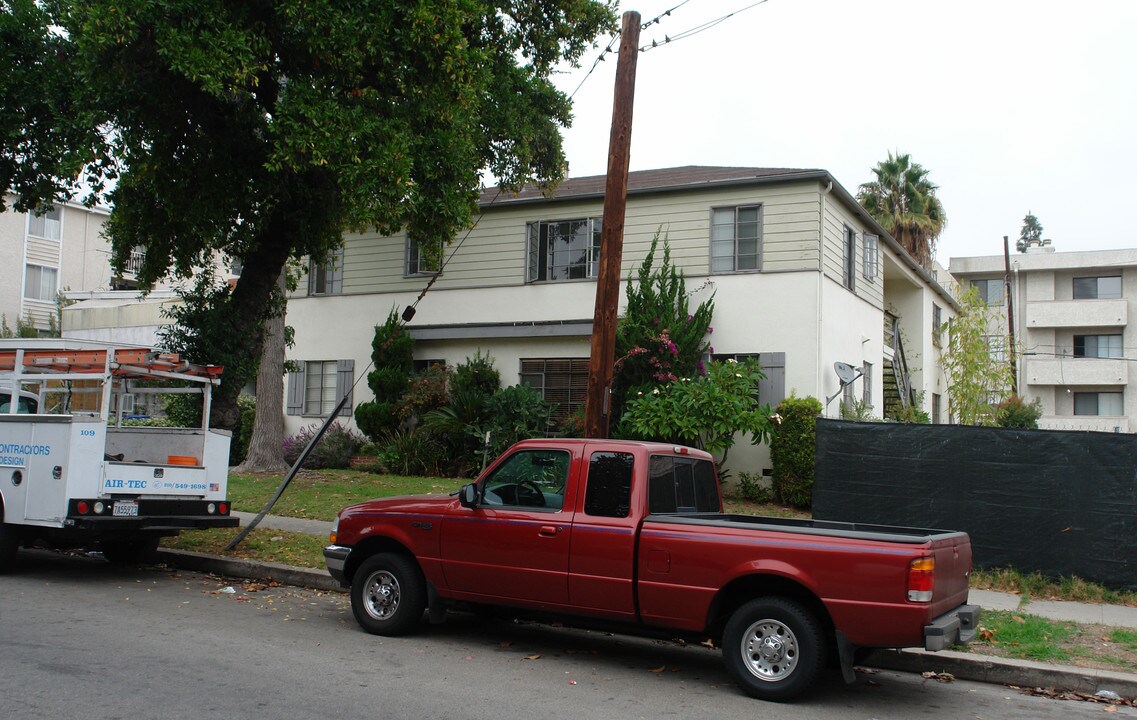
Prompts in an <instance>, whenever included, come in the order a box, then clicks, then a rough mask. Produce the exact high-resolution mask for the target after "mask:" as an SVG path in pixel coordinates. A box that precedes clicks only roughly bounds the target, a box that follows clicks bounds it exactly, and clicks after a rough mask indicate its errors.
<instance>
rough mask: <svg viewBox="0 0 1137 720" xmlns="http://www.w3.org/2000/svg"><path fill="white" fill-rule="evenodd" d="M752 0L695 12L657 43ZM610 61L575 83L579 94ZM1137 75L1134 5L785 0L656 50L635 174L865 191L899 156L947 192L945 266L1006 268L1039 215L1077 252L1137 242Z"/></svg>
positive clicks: (591, 158)
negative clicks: (758, 176)
mask: <svg viewBox="0 0 1137 720" xmlns="http://www.w3.org/2000/svg"><path fill="white" fill-rule="evenodd" d="M681 2H682V0H667V1H665V2H661V1H659V0H622V4H621V5H622V6H621V12H624V11H628V10H635V11H637V12H639V13H640V14H641V16H642V19H643V20H644V21H647V20H649V19H652V18H654V17H656V16H657V15H658V14H659V13H661V12H663V11H664V10H666V9H668V8H671V7H675V6H676V5H680V3H681ZM752 2H753V0H688V2H686V3H685V4H682V5H681V6H680V7H678V8H677V9H676V10H674V12H672V14H671V16H670V17H665V18H663V20H662V21H661V22H660V23H659V24H658V25H654V26H652V27H650V28H647V29H645V30H643V31H642V32H641V36H640V44H641V45H650V43H651V41H652V40H657V41H662V40H663V37H664V35H665V34H666V35H670V36H676V35H678V34H680V33H681V32H683V31H686V30H689V29H691V28H694V27H697V26H699V25H702V24H703V23H704V22H706V21H708V20H712V19H715V18H718V17H721V16H723V15H725V14H727V13H729V12H732V11H735V10H741V9H742V8H745V7H746V6H748V5H751V4H752ZM606 42H607V38H605V39H604V40H603V41H602V45H603V43H606ZM616 47H617V48H618V44H617V46H616ZM599 54H600V53H599V50H596V51H590V52H589V53H588V54H587V55H586V56H585V58H584V59H583V60H582V67H581V68H580V69H579V70H570V71H568V72H566V73H565V74H564V75H562V76H560V77H559V78H558V79H557V84H558V86H559V87H560V88H561V89H563V90H565V91H566V92H569V93H571V92H573V90H574V89H575V88H576V87H577V85H578V84H579V83H580V82H581V80H582V79H584V77H585V74H586V72H587V71H588V68H589V67H591V66H592V64H593V61H594V60H595V58H596V57H597V56H598V55H599ZM615 70H616V54H615V53H613V54H611V55H609V56H608V58H607V60H606V61H605V62H603V63H600V64H599V66H598V67H597V68H596V70H595V72H593V73H592V74H591V76H589V77H588V78H587V80H585V82H584V84H583V86H581V88H580V90H579V91H578V92H577V94H576V96H575V98H574V113H575V121H574V124H573V127H572V128H571V129H569V130H568V131H567V132H566V136H565V149H566V152H567V153H568V158H569V163H570V167H569V175H570V177H581V176H585V175H598V174H603V173H604V172H605V170H606V167H607V154H608V137H609V124H610V122H611V118H612V93H613V81H614V76H615ZM1135 75H1137V2H1135V1H1133V0H1082V1H1081V2H1055V1H1053V0H1034V1H1030V2H1028V1H1025V0H951V2H930V1H926V0H768V1H767V2H765V3H762V4H759V5H757V6H755V7H751V8H749V9H746V10H742V11H741V12H738V13H737V14H736V15H735V16H734V17H731V18H729V19H727V20H725V21H724V22H722V23H721V24H719V25H717V26H715V27H713V28H710V29H708V30H706V31H704V32H702V33H699V34H697V35H694V36H692V37H690V38H688V39H683V40H677V41H675V42H673V43H671V44H668V45H665V46H662V47H658V48H655V49H652V50H649V51H647V52H642V53H640V55H639V62H638V70H637V78H636V97H635V116H634V124H633V130H632V155H631V169H632V170H646V169H651V168H662V167H676V166H681V165H737V166H755V167H797V168H824V169H826V170H828V171H829V172H830V173H832V174H833V176H834V177H835V178H836V179H837V181H838V182H840V183H841V184H842V185H843V186H844V187H845V189H846V190H848V191H849V192H850V193H853V194H856V192H857V187H858V186H859V185H860V184H861V183H863V182H867V181H868V180H870V179H872V176H871V168H872V167H874V166H875V165H876V163H877V162H878V161H879V160H883V159H884V158H885V156H886V154H887V153H888V151H889V150H892V151H900V152H902V153H909V154H910V155H911V156H912V159H913V161H915V162H918V163H920V164H922V165H923V166H924V167H926V168H928V169H929V170H930V171H931V179H932V181H933V182H934V183H936V184H937V185H939V187H940V190H939V193H938V194H939V197H940V200H941V202H942V203H943V205H944V208H945V210H946V212H947V216H948V225H947V229H946V230H945V232H944V234H943V235H942V236H941V238H940V245H939V250H938V253H937V259H938V260H939V262H941V263H942V264H944V265H945V266H946V265H947V264H948V262H949V260H950V258H951V257H959V256H969V255H994V254H1001V253H1002V247H1003V246H1002V238H1003V236H1004V235H1009V236H1010V238H1011V251H1012V252H1014V241H1015V239H1016V238H1017V237H1018V235H1019V231H1020V229H1021V227H1022V219H1023V216H1024V215H1026V213H1027V212H1028V211H1031V212H1033V213H1034V214H1035V215H1036V216H1038V219H1039V221H1040V222H1041V223H1042V225H1043V227H1044V232H1043V237H1045V238H1050V239H1052V240H1053V243H1054V246H1055V248H1056V249H1057V250H1058V251H1060V252H1062V251H1074V250H1103V249H1110V248H1134V247H1137V228H1135V226H1134V225H1133V224H1130V223H1129V219H1130V218H1129V213H1128V211H1129V209H1130V208H1132V207H1133V206H1134V204H1135V203H1137V138H1135V135H1137V77H1135Z"/></svg>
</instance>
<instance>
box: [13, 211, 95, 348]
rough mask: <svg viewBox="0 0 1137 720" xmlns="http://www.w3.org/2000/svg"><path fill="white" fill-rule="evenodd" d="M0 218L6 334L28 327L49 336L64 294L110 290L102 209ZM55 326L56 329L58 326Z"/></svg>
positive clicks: (49, 212)
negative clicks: (58, 301) (25, 324)
mask: <svg viewBox="0 0 1137 720" xmlns="http://www.w3.org/2000/svg"><path fill="white" fill-rule="evenodd" d="M15 201H16V197H15V196H12V195H9V196H8V197H7V198H6V200H5V202H6V204H7V205H8V210H7V211H5V212H3V213H0V315H3V318H4V322H5V323H6V324H7V326H8V328H9V329H11V330H15V328H16V321H17V319H19V320H20V321H22V322H29V321H30V322H31V323H32V324H33V325H34V326H35V328H36V329H37V330H40V331H47V330H48V329H49V328H50V326H51V323H52V320H53V319H54V317H55V314H56V312H57V307H56V298H57V296H58V294H59V293H60V292H61V291H63V290H67V289H70V290H80V291H82V290H95V289H98V288H103V289H108V290H109V289H110V288H111V286H112V278H111V266H110V244H109V243H108V242H107V241H106V239H104V238H103V237H102V228H103V223H104V222H105V221H106V219H107V215H108V211H107V210H106V209H105V208H94V209H90V208H86V207H84V206H83V205H80V204H78V203H59V204H57V205H56V206H55V208H54V209H52V210H50V211H48V212H47V213H45V214H43V215H39V216H36V215H35V214H33V213H21V212H16V211H15V210H13V209H12V205H13V204H14V203H15ZM57 324H58V323H57Z"/></svg>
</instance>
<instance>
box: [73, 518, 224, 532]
mask: <svg viewBox="0 0 1137 720" xmlns="http://www.w3.org/2000/svg"><path fill="white" fill-rule="evenodd" d="M240 522H241V521H240V520H239V519H238V518H235V517H230V516H220V515H213V516H200V515H180V516H179V515H156V516H141V517H132V518H121V517H73V518H68V519H67V522H66V525H67V526H68V527H71V528H74V529H76V530H92V531H96V532H134V531H147V532H162V531H173V530H194V529H202V528H227V527H237V525H239V524H240Z"/></svg>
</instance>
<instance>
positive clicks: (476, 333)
mask: <svg viewBox="0 0 1137 720" xmlns="http://www.w3.org/2000/svg"><path fill="white" fill-rule="evenodd" d="M604 181H605V179H604V177H603V176H597V177H586V178H576V179H570V180H567V181H565V182H564V183H563V184H561V185H560V186H559V187H558V188H557V189H556V192H555V195H554V196H552V197H547V198H546V197H543V196H541V195H540V193H538V192H537V191H536V190H535V189H526V190H525V191H523V192H521V193H520V194H517V195H503V194H498V193H497V192H496V190H490V191H487V192H486V193H485V194H484V195H483V197H482V201H481V209H482V214H481V217H480V219H479V220H478V223H477V225H476V227H474V229H473V230H471V231H470V232H469V233H468V234H466V233H462V234H459V236H458V237H457V238H455V241H454V242H453V243H452V244H451V245H450V246H449V247H448V248H447V249H446V251H445V252H446V253H447V254H450V253H452V256H451V257H450V258H449V260H448V261H447V263H446V265H445V268H444V271H443V272H442V274H441V276H440V277H439V278H438V280H437V282H436V283H435V284H434V285H433V287H432V288H431V290H430V292H429V293H428V294H427V295H426V297H425V298H424V299H423V300H422V301H421V302H420V303H419V304H418V306H417V314H416V315H415V316H414V319H413V321H412V322H411V323H410V324H409V326H408V327H409V329H410V332H411V334H412V335H413V336H414V337H415V338H416V346H415V357H416V359H417V360H419V361H422V362H426V361H432V360H442V361H445V362H447V363H450V364H451V365H456V364H458V363H461V362H462V361H464V360H465V359H466V358H467V357H471V356H473V355H474V354H475V353H476V352H478V351H479V350H480V351H481V352H482V353H483V354H486V353H488V354H489V355H491V356H492V357H493V358H494V360H495V365H496V367H497V369H498V370H499V371H500V372H501V375H502V381H503V383H504V384H507V385H510V384H515V383H518V382H525V383H528V384H530V385H533V386H534V387H537V388H539V389H541V390H542V392H543V393H544V394H545V396H546V397H547V398H548V399H550V400H554V401H556V402H558V403H559V405H560V406H561V412H563V413H567V412H568V411H570V410H571V409H573V408H575V407H576V406H578V405H580V404H581V403H583V401H584V391H585V387H586V383H587V367H588V356H589V351H590V336H591V333H592V317H593V310H594V297H595V291H596V281H595V268H596V259H597V254H598V251H599V230H600V223H601V215H602V210H603V191H604ZM657 232H661V233H662V234H663V236H664V237H666V239H667V241H668V243H669V244H670V248H671V257H672V261H673V263H675V264H676V265H677V266H678V267H679V268H680V269H681V270H682V271H683V273H684V275H685V277H686V283H687V288H688V290H689V291H690V292H691V293H692V297H691V300H692V304H695V303H697V302H698V301H701V300H705V299H707V298H709V297H711V296H712V295H713V296H714V299H715V316H714V321H713V327H714V333H713V335H712V336H711V338H710V339H711V343H712V345H713V348H714V356H716V357H738V356H743V355H757V356H759V358H760V360H761V362H762V364H763V366H764V367H765V371H766V373H767V375H768V378H767V380H766V381H765V382H764V383H763V386H762V387H761V388H760V395H761V400H762V401H763V402H770V403H771V404H776V403H777V402H778V401H780V400H781V399H782V398H784V397H786V396H788V395H790V394H791V393H796V394H797V395H798V396H806V395H812V396H814V397H817V398H819V399H821V400H822V401H823V402H824V401H825V400H826V398H828V397H830V396H834V395H838V396H839V397H838V398H836V399H835V400H834V401H833V402H831V403H830V404H829V405H828V407H827V408H826V414H827V415H829V416H837V415H838V414H839V406H840V403H841V402H842V398H845V399H854V398H855V399H857V400H861V401H863V402H864V403H865V404H866V405H867V406H869V407H870V408H871V412H872V413H873V414H874V415H876V416H878V417H879V416H882V415H883V414H884V406H885V402H886V392H888V393H890V394H891V393H895V389H894V388H895V387H897V383H896V382H894V379H893V377H892V376H893V371H894V368H895V367H898V366H899V365H900V358H899V353H901V352H903V354H904V359H905V360H906V365H907V368H908V373H907V375H906V376H905V379H906V380H907V381H909V382H910V383H911V392H905V393H904V395H905V397H906V398H909V399H914V400H915V401H916V402H917V403H919V405H920V407H921V409H923V410H925V411H927V412H929V413H933V414H939V416H940V417H939V418H938V419H939V420H946V412H945V411H944V410H943V409H942V408H946V403H943V402H942V400H941V399H942V397H943V396H944V394H945V393H946V389H945V385H944V381H943V378H942V376H941V373H940V371H939V362H938V354H939V348H938V346H937V344H936V342H937V341H936V333H935V332H934V328H935V325H936V324H937V323H940V322H946V321H947V320H948V319H950V317H952V316H953V315H954V314H955V309H956V308H957V305H956V303H955V301H954V300H953V298H952V297H951V295H950V293H948V292H947V291H946V290H945V289H944V288H943V287H941V286H940V284H939V283H937V282H936V280H935V279H934V278H933V276H932V275H930V274H929V273H928V272H926V271H925V270H924V269H922V268H921V267H919V266H918V265H917V264H916V263H915V262H914V261H913V260H912V259H911V258H910V257H909V256H908V255H907V254H906V253H904V252H903V251H902V250H900V248H899V247H898V246H897V245H896V243H895V242H894V241H893V240H892V239H891V238H890V237H888V235H887V233H885V232H884V231H883V229H881V228H880V226H879V225H877V224H876V223H875V222H874V221H873V220H872V219H871V218H870V217H869V216H868V215H867V214H866V213H865V212H864V211H863V210H862V209H861V208H860V206H859V205H858V204H857V202H856V201H855V199H854V198H853V197H852V196H851V195H850V194H849V193H848V191H846V190H845V189H844V188H843V187H842V186H841V185H840V183H838V182H837V181H836V179H834V178H833V177H832V176H831V175H830V174H829V173H828V172H827V171H825V170H798V169H763V168H726V167H682V168H669V169H661V170H648V171H641V172H633V173H631V175H630V177H629V192H628V200H627V212H626V219H625V233H624V248H623V265H622V277H623V278H624V279H625V280H626V279H627V277H628V276H629V275H634V273H635V270H636V268H637V267H638V265H639V264H640V262H641V261H642V260H643V258H644V256H645V254H646V253H647V251H648V249H649V247H650V244H651V241H652V238H653V236H655V234H656V233H657ZM420 260H421V259H420V257H419V253H418V251H417V248H414V247H409V246H408V243H407V241H406V238H405V237H403V236H394V237H389V236H381V235H378V234H362V235H349V236H347V237H346V238H345V242H344V246H343V248H342V251H341V252H340V253H339V255H338V256H337V257H336V258H335V259H333V260H332V261H331V262H329V263H327V264H325V265H322V266H318V267H316V266H313V268H312V270H313V272H311V273H310V276H309V278H308V279H307V281H305V282H302V283H301V289H300V292H298V293H297V294H296V295H295V296H293V297H292V298H291V299H290V300H289V304H288V316H287V322H288V324H289V325H291V326H292V327H293V328H294V329H295V331H296V335H295V337H296V344H295V346H294V347H293V348H292V349H291V350H290V351H289V358H290V359H291V360H293V361H296V362H297V363H298V364H299V367H300V368H301V372H298V373H293V374H292V375H291V376H290V378H289V382H288V383H287V391H286V392H287V395H288V397H287V398H286V406H287V412H288V416H287V418H286V430H287V432H289V433H292V432H295V431H296V430H298V429H299V428H300V427H302V426H304V425H308V424H311V423H313V422H315V421H317V420H319V419H320V418H321V417H323V416H326V413H327V412H329V411H330V409H331V407H332V406H333V405H334V404H335V399H336V398H338V396H339V395H340V394H341V393H342V392H344V391H345V390H346V389H347V388H348V387H350V386H351V385H352V383H353V382H354V380H355V378H357V377H362V376H365V375H366V368H367V366H368V363H369V361H370V353H371V339H372V337H373V333H374V330H373V328H374V326H375V325H376V324H377V323H381V322H382V321H383V320H384V319H385V318H386V317H387V315H388V313H389V312H390V311H391V310H392V309H394V310H396V311H401V310H402V309H403V308H404V307H405V306H407V305H409V304H411V303H412V302H414V300H415V298H416V297H417V296H418V294H419V292H420V291H421V290H422V288H423V287H424V285H425V284H426V283H427V281H428V280H429V278H430V275H431V272H430V271H431V269H432V268H429V267H424V265H423V263H422V262H420ZM620 311H621V313H622V312H623V302H622V303H621V309H620ZM901 341H903V345H902V346H901ZM836 362H841V363H846V364H848V365H851V366H853V367H855V368H858V369H860V370H861V372H862V373H863V374H862V375H861V376H860V377H858V378H857V379H856V380H855V381H854V382H853V383H852V384H851V385H849V386H847V387H846V388H842V387H841V383H840V380H839V378H838V375H837V373H836V372H835V371H834V363H836ZM899 385H900V386H901V387H904V386H905V384H904V383H903V382H902V383H900V384H899ZM369 397H370V391H369V390H368V388H367V387H366V384H365V383H364V382H360V383H359V384H358V385H356V387H355V393H354V397H353V402H354V403H355V404H358V403H359V402H362V401H364V400H367V399H369ZM731 465H732V466H733V467H735V468H738V469H743V470H747V471H751V472H760V471H763V470H766V469H768V468H769V461H768V454H767V453H766V451H765V450H764V449H753V448H747V447H736V449H735V450H732V452H731Z"/></svg>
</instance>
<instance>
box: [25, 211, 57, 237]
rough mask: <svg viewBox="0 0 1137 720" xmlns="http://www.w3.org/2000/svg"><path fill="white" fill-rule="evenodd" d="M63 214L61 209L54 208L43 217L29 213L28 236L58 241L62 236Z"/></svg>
mask: <svg viewBox="0 0 1137 720" xmlns="http://www.w3.org/2000/svg"><path fill="white" fill-rule="evenodd" d="M62 218H63V214H62V213H61V212H60V209H59V208H52V209H51V210H48V211H47V212H45V213H44V214H43V215H36V214H35V213H28V235H34V236H35V237H41V238H45V239H47V240H58V239H59V238H60V236H61V235H62V232H61V231H62V229H63V220H62Z"/></svg>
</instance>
